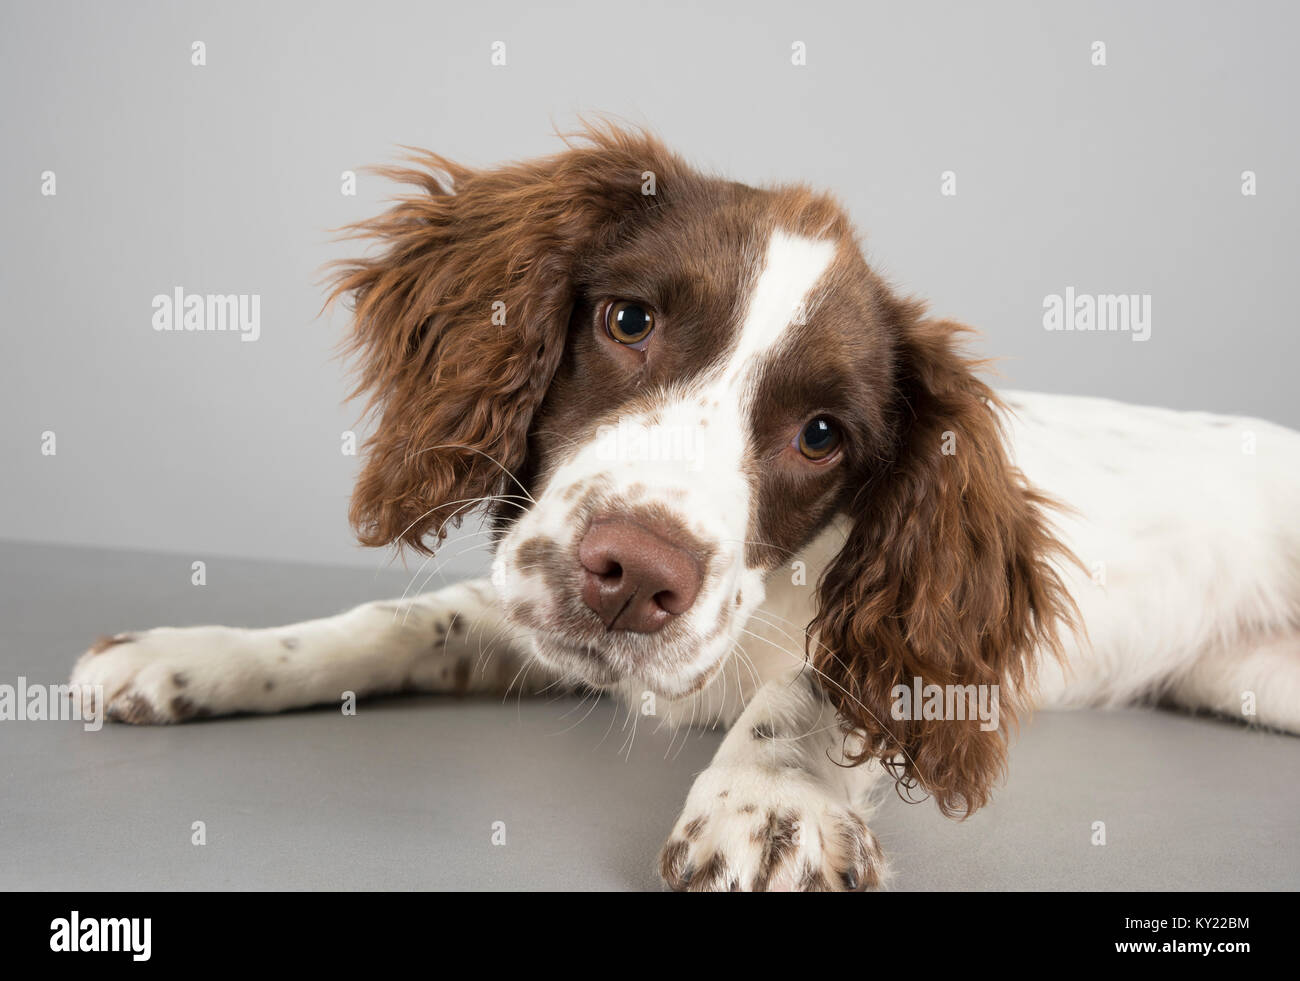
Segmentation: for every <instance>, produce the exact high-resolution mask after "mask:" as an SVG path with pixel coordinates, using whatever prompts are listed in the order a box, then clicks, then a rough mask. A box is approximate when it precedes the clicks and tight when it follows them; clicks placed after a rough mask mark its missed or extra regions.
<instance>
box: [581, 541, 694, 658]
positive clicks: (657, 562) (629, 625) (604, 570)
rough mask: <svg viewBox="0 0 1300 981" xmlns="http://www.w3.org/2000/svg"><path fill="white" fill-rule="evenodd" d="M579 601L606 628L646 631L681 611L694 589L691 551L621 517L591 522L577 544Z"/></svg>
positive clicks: (653, 629) (692, 598)
mask: <svg viewBox="0 0 1300 981" xmlns="http://www.w3.org/2000/svg"><path fill="white" fill-rule="evenodd" d="M578 561H579V562H581V563H582V600H583V602H584V603H586V604H587V605H588V606H589V607H591V608H592V609H593V610H594V611H595V612H596V615H597V616H598V617H600V620H601V622H602V623H603V624H605V627H606V629H608V630H630V631H632V632H634V633H638V634H652V633H654V632H655V631H656V630H659V629H660V628H661V627H662V626H663V625H664V624H665V623H667V622H668V621H669V620H671V619H672V618H673V617H675V616H678V615H679V614H682V613H685V612H686V611H687V610H689V609H690V608H691V604H692V603H694V602H695V597H696V595H697V594H698V593H699V591H700V570H699V566H698V565H697V563H696V561H695V558H694V556H692V555H691V554H690V553H689V552H687V551H686V550H685V549H684V548H681V547H680V546H678V545H675V544H674V543H673V542H671V541H669V540H668V539H667V538H665V537H664V536H663V535H661V534H659V533H657V532H655V531H652V530H651V529H649V528H647V527H645V526H644V525H641V524H638V523H637V522H635V521H630V520H627V519H623V518H606V519H604V520H597V521H593V522H592V523H591V527H590V528H588V529H587V534H586V535H584V536H583V539H582V543H581V544H580V545H579V546H578Z"/></svg>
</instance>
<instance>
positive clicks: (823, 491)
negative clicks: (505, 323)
mask: <svg viewBox="0 0 1300 981" xmlns="http://www.w3.org/2000/svg"><path fill="white" fill-rule="evenodd" d="M687 180H688V181H689V182H690V186H689V187H686V188H679V189H678V190H677V193H675V194H673V195H671V196H667V195H665V197H666V200H664V202H663V204H662V205H661V206H660V207H658V208H653V209H648V210H646V211H645V213H644V214H643V215H642V216H640V217H638V218H637V219H636V220H635V221H631V222H628V223H627V224H626V226H625V227H624V228H623V229H622V232H621V234H620V236H619V237H618V238H617V239H616V240H615V241H613V242H611V243H610V244H608V245H607V246H606V247H604V248H602V249H601V250H600V251H599V252H598V253H595V254H592V255H589V256H588V257H586V258H585V259H584V261H583V262H582V263H581V265H580V266H579V268H578V270H577V272H576V274H575V277H574V303H573V310H572V315H571V317H570V319H569V323H568V331H567V335H566V338H565V350H564V354H563V356H562V358H561V360H560V362H559V365H558V367H557V370H556V373H555V377H554V379H553V381H552V382H551V385H550V387H549V389H548V391H547V394H546V397H545V399H544V400H543V402H542V405H541V407H540V409H539V411H538V413H537V415H536V419H535V422H534V426H533V432H532V436H531V442H530V448H529V462H528V467H529V472H528V474H527V475H526V481H527V485H528V488H529V491H530V493H531V494H532V496H533V497H535V499H536V503H535V504H531V503H530V506H529V507H528V508H527V510H524V511H522V513H518V515H517V518H516V519H515V520H513V521H511V522H510V523H509V526H508V530H506V532H505V535H504V538H503V540H502V542H501V546H500V548H499V550H498V553H497V577H498V586H499V589H500V592H501V595H502V597H503V599H504V601H505V609H506V612H507V615H508V616H510V617H511V618H512V619H513V620H514V621H515V622H516V623H518V624H520V625H522V626H525V627H527V628H529V631H530V635H531V638H532V641H533V643H534V645H535V650H536V653H537V655H538V657H539V658H541V659H542V660H544V661H547V662H549V663H551V664H552V666H554V667H556V668H560V669H562V670H564V671H566V672H567V673H569V674H572V675H576V676H577V677H579V678H582V679H583V680H585V681H587V682H589V683H592V684H608V683H611V682H615V681H621V680H624V679H626V678H629V677H630V678H635V679H637V680H638V682H640V683H643V684H644V685H646V686H648V687H649V688H650V689H652V690H654V691H656V692H658V693H660V694H663V695H668V696H674V695H681V694H684V693H687V692H690V691H694V690H696V689H698V688H699V687H700V686H701V685H703V684H704V683H705V682H707V681H708V680H709V679H710V678H711V677H712V676H713V674H714V673H715V672H716V671H717V670H718V669H719V668H720V666H721V665H722V664H723V663H724V661H725V660H726V658H727V656H728V654H729V653H730V652H731V650H732V649H733V647H734V645H735V643H736V641H737V640H738V639H741V629H742V627H743V626H744V624H745V622H746V620H747V619H748V616H749V614H750V613H751V611H753V610H754V609H755V608H756V607H757V606H758V605H759V604H760V603H761V601H762V600H763V597H764V580H765V578H766V577H767V575H768V574H769V573H770V572H771V571H772V570H773V569H774V568H776V567H778V566H788V565H789V563H790V560H791V559H792V558H793V557H794V556H795V554H796V553H797V550H798V549H799V548H800V547H801V546H802V545H804V544H805V543H806V542H807V541H808V540H809V539H810V538H811V537H812V536H813V535H814V534H815V533H816V532H817V531H818V530H820V528H821V527H822V526H823V525H824V523H825V522H826V521H827V520H829V518H830V517H831V516H832V515H833V514H834V513H835V512H836V511H837V510H838V506H839V504H840V502H841V498H842V496H843V492H844V490H845V488H846V486H848V485H849V484H850V483H851V482H852V481H853V479H854V475H855V474H860V473H861V471H862V465H863V464H864V463H865V462H866V461H869V460H872V459H875V458H877V457H878V456H879V454H880V453H881V452H882V450H883V449H884V448H885V446H886V445H887V442H888V440H887V434H888V423H887V419H886V407H887V404H888V393H889V386H890V382H891V365H892V360H893V357H894V352H893V346H892V344H891V343H890V340H889V335H888V331H887V330H886V327H885V324H884V322H883V320H884V316H885V314H884V313H883V311H882V310H881V308H880V301H879V295H880V294H879V292H878V289H877V287H876V284H875V283H874V282H873V279H872V277H871V275H870V273H869V272H868V271H867V269H866V267H865V265H864V263H863V261H862V258H861V255H860V253H859V251H858V249H857V247H856V245H855V243H854V242H853V240H852V238H851V237H850V236H849V235H848V233H847V230H846V229H847V226H846V223H845V222H844V221H843V219H842V217H841V216H840V215H839V213H838V211H837V210H835V209H834V208H833V206H832V205H830V204H829V202H827V201H825V200H823V199H817V198H813V197H812V196H810V195H808V194H806V193H804V192H800V191H786V192H780V191H776V192H773V191H759V190H754V189H751V188H747V187H743V186H740V185H737V184H730V183H724V182H721V181H710V180H706V179H703V178H687ZM509 510H511V511H516V510H517V509H513V508H511V509H509Z"/></svg>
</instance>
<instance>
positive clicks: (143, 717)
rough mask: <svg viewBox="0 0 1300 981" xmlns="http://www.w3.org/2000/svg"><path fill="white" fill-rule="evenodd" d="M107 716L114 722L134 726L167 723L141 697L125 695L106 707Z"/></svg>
mask: <svg viewBox="0 0 1300 981" xmlns="http://www.w3.org/2000/svg"><path fill="white" fill-rule="evenodd" d="M107 715H108V717H109V718H110V719H111V720H112V721H114V722H126V723H129V724H130V725H135V726H154V725H160V724H162V723H164V722H166V721H167V720H166V719H164V718H162V717H161V716H159V715H158V713H157V712H155V711H154V710H153V706H152V705H151V704H149V701H148V700H147V699H146V698H145V697H144V696H143V695H125V696H123V697H122V698H117V699H114V701H113V703H112V704H111V705H109V707H108V712H107Z"/></svg>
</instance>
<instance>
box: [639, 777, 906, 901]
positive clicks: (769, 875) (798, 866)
mask: <svg viewBox="0 0 1300 981" xmlns="http://www.w3.org/2000/svg"><path fill="white" fill-rule="evenodd" d="M659 870H660V874H661V875H662V876H663V879H664V881H665V882H666V883H667V884H668V886H669V887H670V888H672V889H675V890H679V891H680V890H689V891H692V892H695V891H699V892H715V891H737V890H745V891H756V892H762V891H771V892H775V891H802V892H824V891H856V890H863V889H871V888H875V887H877V886H879V885H880V883H881V879H882V876H883V873H884V860H883V858H882V856H881V852H880V845H879V843H878V842H877V841H876V837H875V835H873V834H872V833H871V831H870V830H869V829H868V828H867V826H866V824H865V823H864V822H863V820H862V819H861V818H860V817H858V815H857V814H856V813H854V812H853V810H852V809H850V808H849V807H848V806H846V805H845V804H843V803H841V802H839V801H837V800H835V799H833V798H832V797H831V795H830V794H829V793H828V792H827V791H826V790H824V789H823V788H822V787H821V786H820V785H818V784H817V783H815V782H814V781H813V780H811V779H810V778H808V777H807V776H806V775H803V774H794V773H780V772H775V773H774V772H773V771H771V770H767V769H764V768H761V767H756V766H727V767H724V766H714V767H710V768H709V769H707V770H705V771H704V772H703V773H702V774H700V776H699V778H698V779H697V780H696V781H695V785H694V787H692V788H691V793H690V796H689V797H688V798H687V801H686V807H685V808H684V809H683V810H682V815H681V817H680V818H678V821H677V825H676V827H675V828H674V829H673V833H672V835H671V836H670V837H669V839H668V844H667V845H665V846H664V849H663V853H662V854H661V856H660V860H659Z"/></svg>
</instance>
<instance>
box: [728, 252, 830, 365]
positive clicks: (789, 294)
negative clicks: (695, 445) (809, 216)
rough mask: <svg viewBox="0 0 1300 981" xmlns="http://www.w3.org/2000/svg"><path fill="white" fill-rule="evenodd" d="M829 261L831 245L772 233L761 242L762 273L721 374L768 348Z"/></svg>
mask: <svg viewBox="0 0 1300 981" xmlns="http://www.w3.org/2000/svg"><path fill="white" fill-rule="evenodd" d="M834 258H835V243H834V242H833V241H831V240H830V239H813V238H807V237H805V236H803V235H791V234H790V233H788V232H784V231H781V230H779V229H778V230H777V231H775V232H773V233H772V237H771V238H770V239H769V240H768V243H767V255H766V256H765V258H764V259H763V270H762V272H760V273H759V275H758V279H757V281H756V282H755V284H754V289H753V292H751V293H750V296H749V304H748V306H747V308H746V310H745V318H744V320H743V321H742V322H741V325H740V337H739V339H738V340H737V343H736V349H735V351H733V352H732V354H731V357H730V358H729V360H728V365H727V374H728V375H733V376H734V375H735V374H736V373H737V372H739V371H740V370H741V369H743V368H744V366H745V365H746V364H747V363H748V362H749V361H750V360H751V359H753V358H755V357H758V356H761V355H762V354H764V353H765V352H767V351H769V350H771V349H772V348H773V347H774V346H775V345H776V344H777V343H779V342H780V340H781V338H782V337H784V336H785V332H786V330H787V329H789V327H790V325H791V324H793V323H795V322H796V320H797V319H798V315H799V313H800V311H801V308H804V307H805V304H806V303H807V300H808V296H809V294H810V293H811V292H812V291H813V288H814V287H815V286H816V285H817V283H818V282H819V281H820V280H821V278H822V276H823V275H825V273H826V270H827V269H828V268H829V267H830V264H831V261H832V260H833V259H834Z"/></svg>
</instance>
